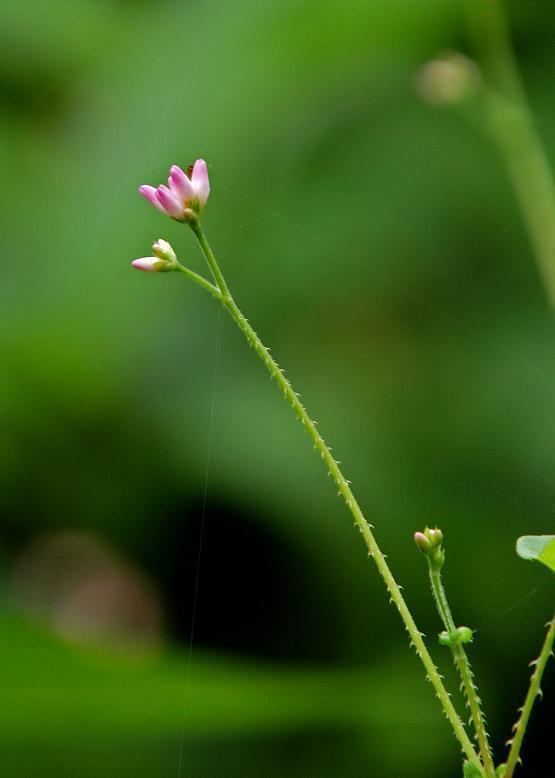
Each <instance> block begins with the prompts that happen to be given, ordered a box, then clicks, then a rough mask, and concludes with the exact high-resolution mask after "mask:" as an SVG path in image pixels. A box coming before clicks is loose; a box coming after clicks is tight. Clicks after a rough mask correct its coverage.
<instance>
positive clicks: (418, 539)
mask: <svg viewBox="0 0 555 778" xmlns="http://www.w3.org/2000/svg"><path fill="white" fill-rule="evenodd" d="M414 542H415V543H416V545H417V546H418V548H419V549H420V551H422V553H424V554H428V553H429V552H430V551H431V550H432V544H431V543H430V541H429V540H428V538H427V537H426V535H425V534H424V533H423V532H415V533H414Z"/></svg>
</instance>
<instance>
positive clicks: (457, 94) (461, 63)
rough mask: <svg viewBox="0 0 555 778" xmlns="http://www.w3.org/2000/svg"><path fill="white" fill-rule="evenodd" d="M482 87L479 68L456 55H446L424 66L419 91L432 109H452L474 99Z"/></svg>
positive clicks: (451, 53) (461, 56)
mask: <svg viewBox="0 0 555 778" xmlns="http://www.w3.org/2000/svg"><path fill="white" fill-rule="evenodd" d="M479 84H480V71H479V69H478V66H477V64H476V63H475V62H474V61H473V60H471V59H469V58H468V57H465V55H464V54H460V53H459V52H457V51H444V52H441V53H440V54H438V56H437V57H436V58H435V59H432V60H430V61H429V62H427V63H426V64H425V65H423V66H422V67H421V68H420V70H419V72H418V74H417V76H416V90H417V92H418V94H419V95H420V97H421V98H422V99H423V100H424V101H425V102H427V103H431V104H432V105H453V104H455V103H460V102H463V101H464V100H467V99H468V98H469V97H471V96H472V95H473V94H475V92H476V91H477V89H478V86H479Z"/></svg>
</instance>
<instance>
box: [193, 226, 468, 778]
mask: <svg viewBox="0 0 555 778" xmlns="http://www.w3.org/2000/svg"><path fill="white" fill-rule="evenodd" d="M191 227H192V229H193V232H194V233H195V236H196V238H197V240H198V242H199V244H200V247H201V249H202V251H203V253H204V255H205V257H206V260H207V262H208V265H209V267H210V270H211V271H212V274H213V276H214V279H215V280H216V283H217V285H218V287H219V290H220V292H221V294H220V295H219V299H220V301H221V303H222V305H224V307H225V308H226V309H227V310H228V311H229V313H230V314H231V316H232V317H233V319H234V321H235V323H236V324H237V326H238V327H239V329H240V330H241V331H242V332H243V334H244V336H245V337H246V339H247V341H248V343H249V345H250V346H251V347H252V348H253V349H254V350H255V351H256V353H257V354H258V356H259V357H260V358H261V360H262V361H263V363H264V364H265V365H266V367H267V369H268V371H269V372H270V375H271V376H272V378H274V379H275V381H276V383H277V384H278V386H279V388H280V389H281V390H282V392H283V394H284V396H285V398H286V399H287V401H288V402H289V403H290V405H291V407H292V408H293V411H294V412H295V415H296V416H297V418H298V419H299V420H300V422H301V424H302V425H303V427H304V428H305V430H306V432H307V434H308V436H309V437H310V439H311V440H312V442H313V444H314V448H315V449H317V451H318V452H319V454H320V456H321V457H322V459H323V461H324V464H325V466H326V468H327V470H328V473H329V474H330V475H331V476H332V478H333V480H334V481H335V483H336V485H337V487H338V489H339V494H340V495H341V496H342V497H343V499H344V500H345V503H346V504H347V508H348V509H349V510H350V512H351V514H352V516H353V518H354V521H355V525H356V527H357V528H358V529H359V531H360V533H361V535H362V537H363V538H364V542H365V543H366V547H367V548H368V552H369V555H370V556H371V557H372V558H373V560H374V562H375V564H376V567H377V568H378V571H379V573H380V575H381V576H382V578H383V580H384V583H385V585H386V588H387V591H388V592H389V596H390V598H391V601H392V602H393V603H394V604H395V606H396V607H397V610H398V611H399V614H400V616H401V619H402V620H403V622H404V625H405V628H406V630H407V632H408V634H409V637H410V641H411V644H412V645H413V646H414V648H415V650H416V653H417V655H418V656H419V657H420V659H421V661H422V664H423V665H424V668H425V670H426V673H427V676H428V679H429V680H430V682H431V683H432V686H433V687H434V690H435V693H436V696H437V698H438V699H439V701H440V703H441V705H442V707H443V710H444V712H445V715H446V717H447V719H448V720H449V722H450V724H451V726H452V728H453V732H454V733H455V736H456V738H457V739H458V741H459V743H460V745H461V747H462V750H463V752H464V753H465V755H466V757H467V759H469V760H470V761H471V762H472V763H474V764H475V765H476V766H477V767H478V768H479V769H480V770H481V762H480V759H479V757H478V755H477V753H476V751H475V749H474V746H473V745H472V742H471V740H470V738H469V737H468V735H467V733H466V730H465V728H464V724H463V723H462V721H461V719H460V718H459V715H458V713H457V711H456V710H455V707H454V705H453V703H452V702H451V699H450V697H449V693H448V692H447V690H446V688H445V686H444V684H443V682H442V680H441V676H440V674H439V672H438V670H437V668H436V666H435V664H434V662H433V660H432V657H431V656H430V654H429V652H428V649H427V648H426V644H425V643H424V640H423V638H422V634H421V633H420V631H419V630H418V628H417V626H416V624H415V622H414V619H413V617H412V614H411V612H410V610H409V608H408V606H407V604H406V602H405V599H404V597H403V595H402V593H401V588H400V587H399V585H398V584H397V582H396V581H395V578H394V577H393V574H392V572H391V570H390V568H389V565H388V564H387V562H386V558H385V556H384V554H383V553H382V551H381V549H380V547H379V546H378V543H377V541H376V539H375V538H374V534H373V532H372V527H371V525H370V524H369V523H368V522H367V521H366V519H365V518H364V515H363V513H362V511H361V509H360V507H359V504H358V502H357V501H356V499H355V496H354V494H353V492H352V491H351V488H350V486H349V482H348V481H347V479H346V478H345V476H344V475H343V473H342V472H341V469H340V467H339V465H338V463H337V462H336V460H335V459H334V457H333V455H332V453H331V450H330V448H329V447H328V446H327V444H326V443H325V441H324V439H323V438H322V436H321V435H320V433H319V432H318V429H317V427H316V424H315V422H314V421H313V420H312V419H311V418H310V416H309V414H308V412H307V411H306V409H305V407H304V406H303V404H302V403H301V401H300V399H299V396H298V394H297V393H296V392H295V390H294V389H293V387H292V386H291V384H290V383H289V381H288V379H287V378H286V377H285V374H284V372H283V370H282V369H281V368H280V367H279V365H278V364H277V362H276V361H275V359H274V358H273V357H272V355H271V354H270V352H269V350H268V349H267V348H266V346H265V345H264V344H263V343H262V341H261V340H260V338H259V337H258V335H257V334H256V332H255V331H254V329H253V328H252V327H251V325H250V324H249V322H248V321H247V319H246V318H245V316H244V315H243V313H242V312H241V310H240V309H239V307H238V306H237V304H236V302H235V300H234V299H233V297H232V295H231V292H230V291H229V287H228V285H227V283H226V281H225V279H224V277H223V274H222V272H221V270H220V268H219V266H218V263H217V261H216V258H215V256H214V254H213V252H212V250H211V248H210V246H209V244H208V241H207V240H206V237H205V236H204V233H203V231H202V228H201V226H200V224H199V223H198V222H193V223H191Z"/></svg>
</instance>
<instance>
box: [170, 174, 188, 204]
mask: <svg viewBox="0 0 555 778" xmlns="http://www.w3.org/2000/svg"><path fill="white" fill-rule="evenodd" d="M168 184H169V187H170V189H171V191H172V193H173V194H174V195H176V196H177V197H178V198H179V199H180V200H181V201H182V202H183V203H186V202H188V201H189V200H192V198H193V197H194V196H195V190H194V188H193V185H192V184H191V181H190V180H189V178H188V176H187V175H186V174H185V173H184V172H183V170H181V168H180V167H179V165H172V166H171V168H170V177H169V179H168Z"/></svg>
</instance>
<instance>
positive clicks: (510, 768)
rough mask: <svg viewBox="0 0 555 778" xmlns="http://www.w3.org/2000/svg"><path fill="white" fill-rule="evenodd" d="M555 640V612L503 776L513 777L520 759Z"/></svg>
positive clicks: (516, 728)
mask: <svg viewBox="0 0 555 778" xmlns="http://www.w3.org/2000/svg"><path fill="white" fill-rule="evenodd" d="M554 640H555V614H554V615H553V618H552V619H551V621H550V622H549V624H548V630H547V634H546V636H545V640H544V642H543V646H542V649H541V652H540V655H539V657H538V658H537V659H536V660H535V661H534V662H533V663H532V664H533V665H534V672H533V673H532V677H531V679H530V687H529V689H528V693H527V695H526V699H525V700H524V705H523V706H522V708H521V709H520V710H521V714H520V718H519V720H518V722H517V723H516V726H515V734H514V737H513V739H512V742H511V750H510V751H509V758H508V759H507V766H506V768H505V772H504V773H503V778H512V776H513V773H514V771H515V768H516V766H517V764H518V762H519V760H520V748H521V746H522V740H523V738H524V733H525V732H526V727H527V725H528V720H529V718H530V714H531V712H532V707H533V705H534V701H535V699H536V697H538V696H540V695H541V689H540V685H541V681H542V676H543V672H544V670H545V666H546V665H547V661H548V659H549V657H550V656H551V654H552V652H553V641H554Z"/></svg>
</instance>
